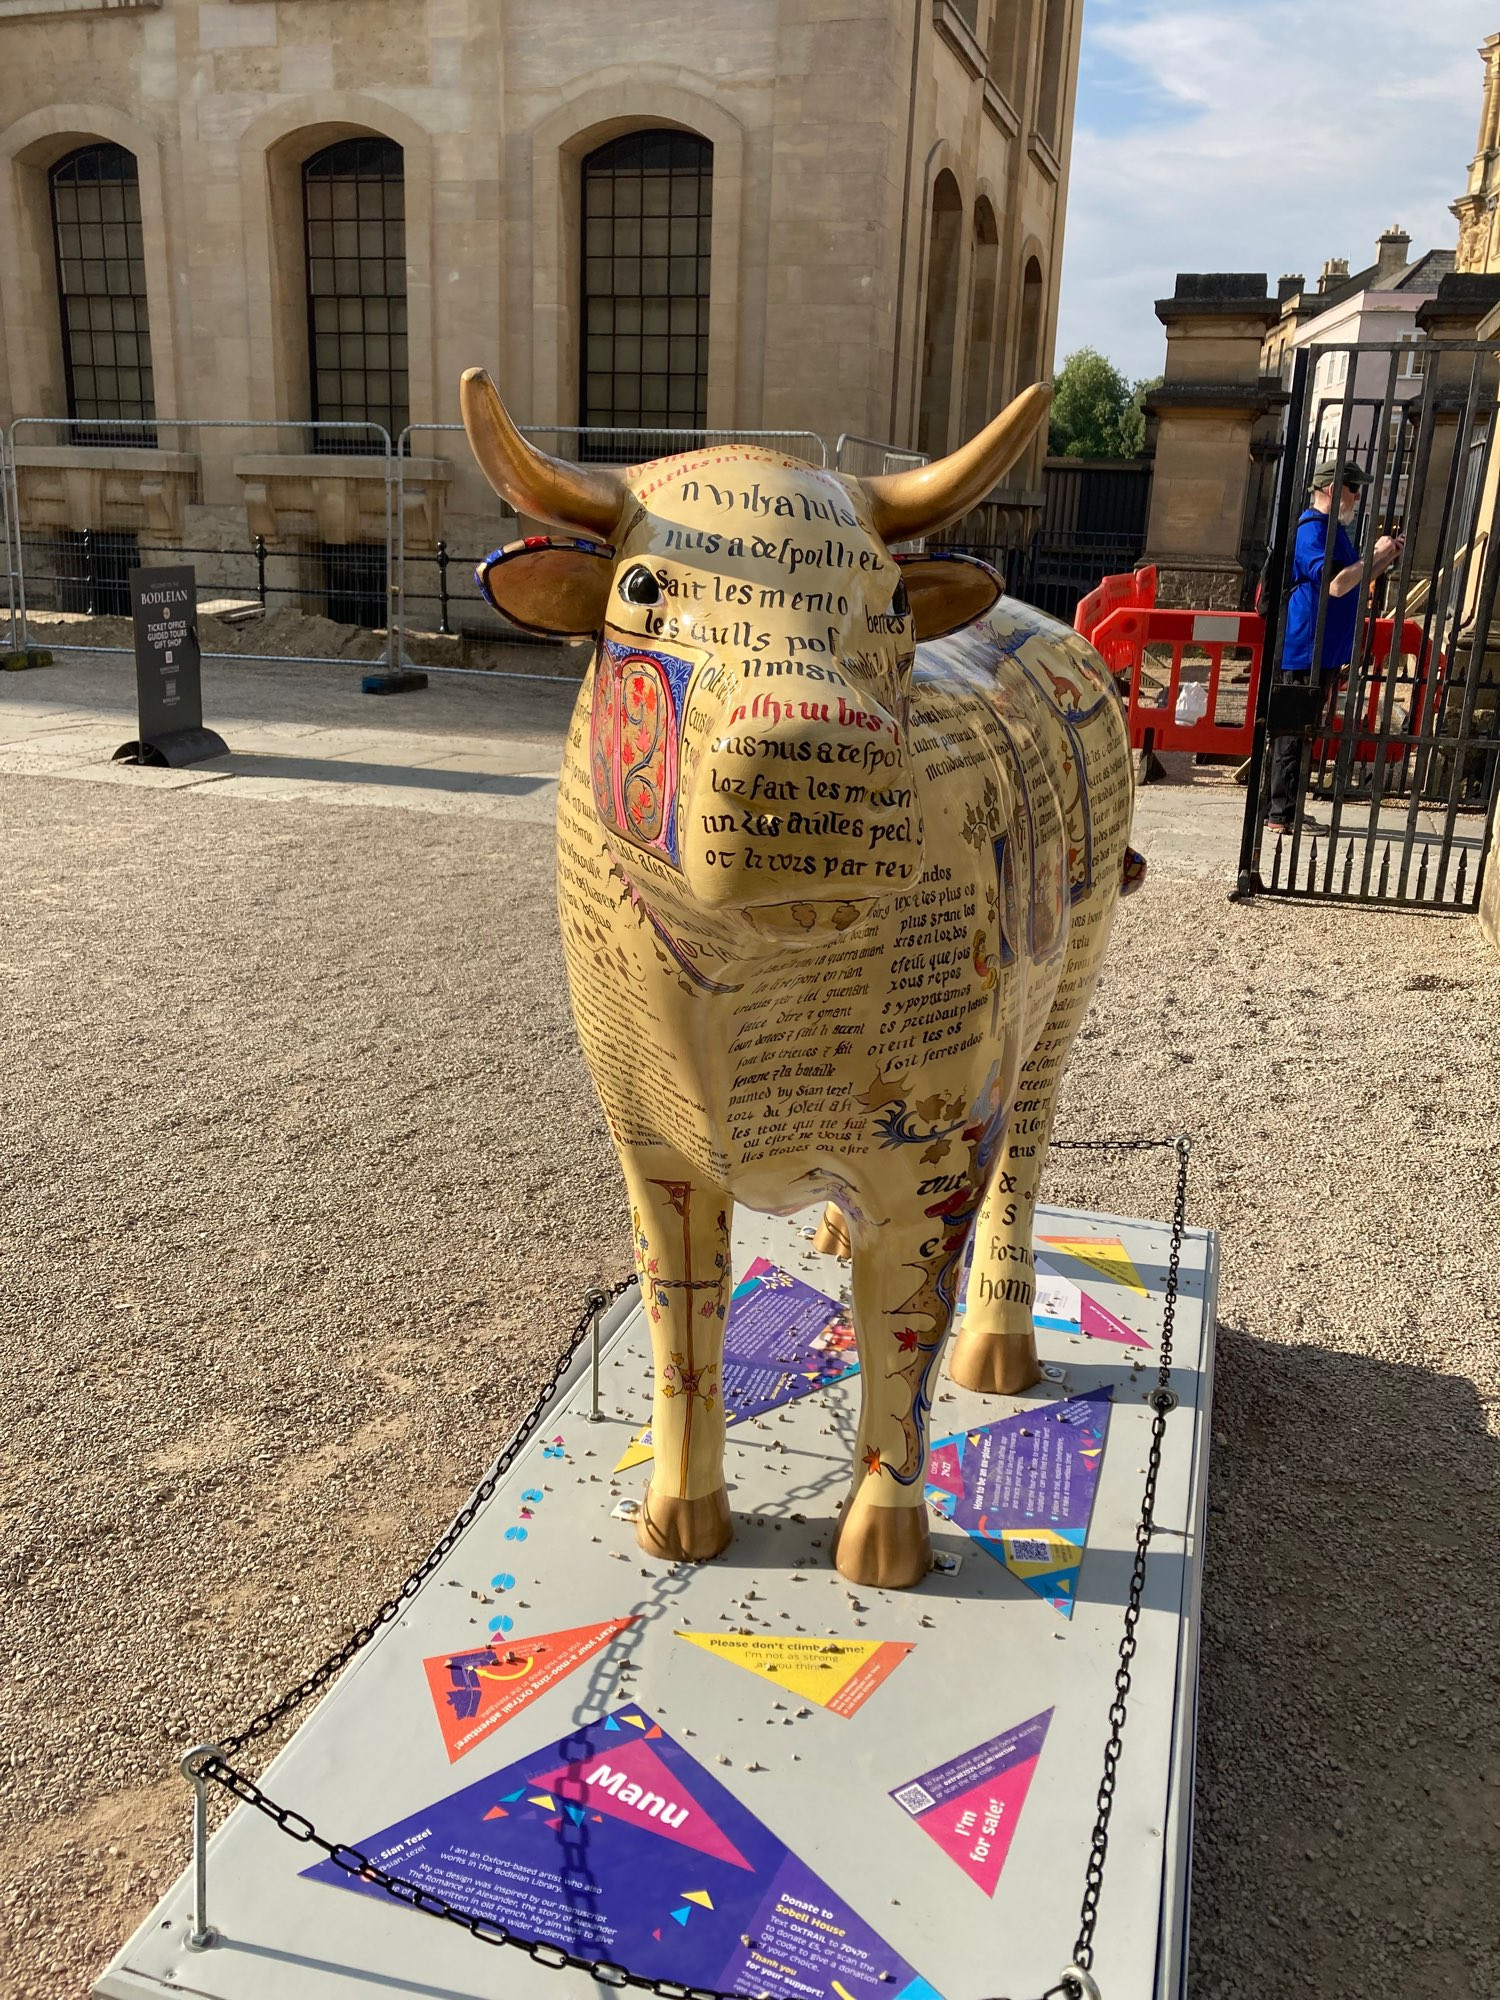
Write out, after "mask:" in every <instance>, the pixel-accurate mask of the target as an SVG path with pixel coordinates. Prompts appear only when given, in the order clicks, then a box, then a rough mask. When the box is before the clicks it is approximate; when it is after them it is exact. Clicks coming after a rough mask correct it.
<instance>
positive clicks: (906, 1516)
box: [833, 1480, 932, 1590]
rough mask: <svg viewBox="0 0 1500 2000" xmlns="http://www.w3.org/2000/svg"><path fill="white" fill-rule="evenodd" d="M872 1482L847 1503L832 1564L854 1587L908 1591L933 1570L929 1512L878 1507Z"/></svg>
mask: <svg viewBox="0 0 1500 2000" xmlns="http://www.w3.org/2000/svg"><path fill="white" fill-rule="evenodd" d="M868 1490H869V1481H868V1480H867V1481H866V1482H865V1484H864V1485H862V1486H860V1487H859V1488H857V1490H856V1491H855V1492H853V1493H851V1494H850V1496H849V1498H848V1499H847V1500H846V1501H845V1502H844V1511H843V1513H842V1514H841V1515H840V1517H839V1525H838V1530H837V1532H836V1534H835V1535H834V1538H833V1560H834V1564H835V1566H836V1568H837V1570H838V1573H839V1575H840V1576H842V1577H847V1578H848V1580H849V1582H850V1583H863V1584H867V1585H868V1586H869V1587H870V1588H871V1589H874V1590H909V1589H910V1588H911V1586H912V1585H913V1584H914V1583H920V1582H921V1581H922V1578H923V1577H924V1576H926V1574H927V1572H928V1570H930V1569H931V1567H932V1544H931V1542H930V1541H929V1540H928V1537H927V1510H926V1508H925V1507H922V1506H916V1507H879V1506H876V1505H875V1503H874V1502H873V1501H870V1500H867V1499H866V1498H865V1494H866V1493H867V1491H868Z"/></svg>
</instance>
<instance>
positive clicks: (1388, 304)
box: [1261, 225, 1453, 453]
mask: <svg viewBox="0 0 1500 2000" xmlns="http://www.w3.org/2000/svg"><path fill="white" fill-rule="evenodd" d="M1410 249H1411V238H1410V237H1409V236H1408V235H1407V233H1406V231H1405V230H1404V229H1402V228H1400V227H1398V226H1396V225H1393V226H1392V227H1391V228H1389V229H1387V230H1386V231H1384V233H1383V234H1382V235H1381V236H1380V238H1379V239H1378V241H1377V243H1376V245H1375V261H1374V263H1373V264H1367V265H1366V266H1365V267H1364V269H1363V270H1360V271H1355V272H1353V273H1351V272H1350V270H1349V260H1348V259H1347V258H1346V257H1339V258H1335V259H1333V260H1331V261H1330V262H1329V263H1327V264H1325V265H1324V266H1323V272H1322V275H1321V277H1320V278H1319V280H1318V286H1317V289H1316V291H1314V292H1306V291H1304V290H1303V288H1302V280H1301V279H1300V278H1283V279H1282V280H1281V283H1280V285H1279V286H1278V288H1277V301H1278V304H1279V306H1280V314H1279V317H1278V318H1277V320H1276V322H1275V324H1274V325H1273V326H1272V327H1271V328H1270V329H1269V330H1268V331H1267V334H1266V338H1265V342H1264V344H1263V346H1262V348H1261V369H1262V373H1264V374H1265V375H1267V376H1275V377H1276V378H1277V379H1278V380H1279V382H1280V383H1281V385H1282V386H1283V387H1286V386H1287V385H1288V384H1289V383H1290V381H1291V375H1292V361H1293V357H1294V356H1295V355H1296V353H1297V351H1298V349H1299V348H1304V347H1308V348H1313V349H1319V348H1321V349H1325V350H1326V352H1323V353H1321V354H1319V355H1318V357H1317V359H1316V360H1315V361H1314V363H1313V365H1312V375H1311V380H1310V383H1309V389H1310V392H1311V394H1312V395H1313V397H1314V398H1315V399H1316V401H1317V403H1318V405H1319V416H1318V427H1319V435H1320V437H1321V438H1322V440H1323V442H1324V443H1325V444H1326V445H1327V447H1328V448H1329V449H1330V450H1331V449H1332V448H1333V447H1334V446H1336V445H1337V443H1338V439H1339V431H1340V425H1341V423H1342V421H1343V414H1342V413H1343V408H1344V405H1345V404H1346V403H1347V404H1348V405H1349V425H1348V429H1347V432H1346V433H1345V436H1346V443H1347V447H1348V449H1350V450H1351V451H1354V452H1359V453H1363V452H1364V451H1366V450H1368V448H1369V444H1370V439H1371V434H1372V426H1373V424H1374V421H1375V407H1374V406H1375V405H1377V404H1378V403H1379V402H1380V400H1381V399H1382V397H1383V396H1384V393H1385V384H1386V377H1387V373H1388V371H1387V367H1386V363H1385V360H1384V359H1383V358H1382V357H1381V356H1378V355H1373V354H1372V355H1361V356H1357V357H1356V358H1355V363H1354V371H1353V380H1352V381H1351V379H1350V356H1349V353H1348V351H1347V350H1348V349H1349V348H1351V347H1356V346H1381V345H1392V344H1395V345H1400V346H1405V347H1408V348H1409V349H1410V350H1411V351H1410V353H1409V355H1404V356H1403V357H1402V359H1401V363H1400V367H1399V370H1398V375H1397V381H1396V385H1395V400H1396V401H1397V402H1401V401H1405V400H1407V399H1409V398H1410V397H1412V396H1414V395H1415V394H1416V392H1417V387H1418V381H1419V378H1420V376H1421V373H1422V369H1423V366H1424V365H1425V357H1424V355H1423V351H1422V348H1423V343H1424V341H1425V339H1426V334H1425V331H1424V328H1423V325H1422V320H1421V313H1422V308H1423V307H1424V306H1427V305H1430V304H1431V303H1432V301H1433V300H1434V299H1436V298H1437V296H1438V291H1439V288H1440V287H1441V284H1442V281H1443V279H1444V278H1445V277H1447V276H1448V275H1449V274H1450V273H1451V272H1452V270H1453V252H1452V251H1451V250H1429V251H1427V252H1426V253H1425V255H1423V256H1420V257H1417V258H1414V259H1413V258H1410V257H1409V256H1408V252H1409V251H1410Z"/></svg>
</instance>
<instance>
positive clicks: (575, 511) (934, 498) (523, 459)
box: [458, 368, 1052, 542]
mask: <svg viewBox="0 0 1500 2000" xmlns="http://www.w3.org/2000/svg"><path fill="white" fill-rule="evenodd" d="M458 400H459V407H460V408H461V410H462V412H463V419H464V429H465V430H466V431H467V432H468V435H469V445H470V448H471V449H472V451H473V453H474V456H475V458H476V459H477V460H478V462H479V467H480V470H481V471H482V472H483V473H484V476H485V478H486V479H488V481H489V482H490V484H491V486H493V487H494V489H495V491H496V492H497V493H498V494H499V495H500V497H501V499H502V500H506V501H508V502H509V503H510V505H511V506H512V507H514V508H515V509H516V511H517V513H521V514H529V515H531V516H533V517H534V518H535V519H536V520H539V521H551V522H554V523H555V524H556V525H557V526H558V527H562V528H571V529H574V530H575V531H582V532H584V533H587V534H593V535H602V536H604V537H605V538H606V539H608V538H609V537H610V536H611V535H613V533H614V531H615V527H616V524H617V523H618V521H619V518H620V506H621V502H622V500H623V498H624V493H625V488H624V483H623V481H622V479H621V478H620V476H619V474H618V473H615V472H612V471H606V470H605V469H604V468H603V467H602V466H600V467H587V468H586V467H584V466H580V465H569V464H567V463H566V461H565V460H562V459H557V458H551V457H549V456H548V454H547V453H546V452H544V451H538V450H537V448H536V446H535V445H532V444H528V443H527V441H526V439H525V438H523V437H522V435H521V433H520V432H519V431H518V430H517V429H516V427H515V425H514V424H513V423H512V422H511V420H510V417H509V415H508V414H507V413H506V409H505V405H504V404H503V403H502V402H501V400H500V398H499V396H498V395H497V394H496V393H495V385H494V383H493V382H491V380H490V378H489V376H488V375H487V374H486V373H485V371H484V370H483V369H482V368H469V369H466V370H465V371H464V376H463V379H462V381H461V382H460V383H459V389H458ZM1051 404H1052V386H1051V384H1050V383H1048V382H1037V383H1034V384H1033V385H1032V387H1031V388H1029V389H1024V390H1022V392H1021V394H1020V395H1019V396H1017V397H1016V399H1015V401H1014V402H1013V403H1011V404H1010V405H1009V407H1008V408H1006V409H1004V410H1002V411H1001V412H1000V414H999V416H998V417H996V418H995V420H994V422H993V423H991V424H987V425H986V426H985V428H984V429H983V430H982V431H980V433H979V434H978V436H977V437H973V438H971V439H970V440H969V442H968V443H967V444H965V445H960V446H959V448H958V450H957V451H954V452H950V453H949V454H948V456H947V457H946V458H940V459H937V460H936V461H935V462H934V463H933V464H931V465H919V466H916V467H914V468H913V469H912V470H911V471H910V472H888V473H884V474H880V475H877V476H876V477H874V478H869V479H861V480H858V481H854V480H851V481H850V484H851V485H856V484H857V485H858V486H860V487H861V488H862V489H863V490H864V492H865V494H866V495H867V496H868V498H869V502H870V511H871V514H872V516H873V520H874V526H875V530H876V533H877V534H879V535H880V537H881V538H882V540H884V541H887V542H899V541H907V540H915V539H917V538H918V537H920V536H922V535H931V534H935V533H936V532H937V531H938V530H939V529H940V528H945V527H947V526H948V524H949V522H950V521H956V520H957V519H958V518H959V516H960V515H961V514H967V513H968V512H969V510H970V508H972V507H977V506H978V504H979V502H980V501H981V500H982V499H983V498H984V496H985V495H986V494H987V493H988V492H990V490H991V489H992V488H993V487H994V486H995V484H996V482H997V481H998V480H999V479H1001V478H1002V477H1003V476H1004V474H1005V473H1006V472H1008V471H1009V470H1010V468H1011V466H1012V465H1014V464H1015V462H1016V460H1017V459H1018V458H1019V457H1020V456H1021V454H1022V452H1023V451H1025V449H1026V447H1027V446H1028V445H1029V444H1030V443H1031V440H1032V439H1033V438H1034V437H1035V435H1036V433H1037V431H1038V430H1039V429H1040V427H1041V424H1042V422H1043V419H1044V418H1045V417H1046V414H1047V411H1048V409H1049V408H1050V407H1051Z"/></svg>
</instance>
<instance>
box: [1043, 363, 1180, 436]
mask: <svg viewBox="0 0 1500 2000" xmlns="http://www.w3.org/2000/svg"><path fill="white" fill-rule="evenodd" d="M1160 379H1161V378H1160V377H1159V376H1158V377H1155V378H1153V379H1151V380H1147V381H1143V382H1135V383H1131V382H1129V381H1127V380H1126V378H1125V376H1123V375H1122V374H1121V373H1120V371H1119V369H1118V368H1116V366H1115V365H1114V363H1113V362H1112V361H1109V360H1107V359H1106V358H1105V356H1104V355H1102V354H1100V353H1099V352H1098V350H1097V349H1096V348H1093V347H1080V348H1079V349H1078V351H1077V353H1076V354H1070V355H1069V356H1068V358H1067V360H1066V361H1064V363H1063V365H1062V367H1061V368H1059V369H1058V371H1057V377H1056V381H1055V384H1054V393H1053V401H1052V428H1051V431H1050V434H1049V438H1048V447H1049V449H1050V450H1051V451H1052V452H1053V454H1054V455H1056V456H1059V457H1063V458H1134V457H1135V456H1136V454H1137V453H1138V452H1139V451H1140V449H1141V446H1142V445H1143V444H1144V443H1145V439H1146V419H1145V414H1144V412H1143V411H1142V409H1141V404H1142V401H1143V400H1144V398H1145V397H1146V396H1147V395H1149V394H1150V392H1151V390H1153V389H1155V388H1157V387H1158V386H1159V384H1160Z"/></svg>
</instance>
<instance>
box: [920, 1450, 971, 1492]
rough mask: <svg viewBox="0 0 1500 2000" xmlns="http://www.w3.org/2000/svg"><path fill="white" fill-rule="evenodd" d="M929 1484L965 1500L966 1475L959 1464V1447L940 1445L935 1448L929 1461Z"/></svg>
mask: <svg viewBox="0 0 1500 2000" xmlns="http://www.w3.org/2000/svg"><path fill="white" fill-rule="evenodd" d="M927 1484H928V1485H929V1486H940V1487H941V1488H942V1490H943V1491H944V1492H945V1493H951V1494H952V1495H953V1496H954V1498H955V1499H959V1500H961V1499H962V1498H963V1492H964V1475H963V1467H962V1465H961V1464H960V1463H959V1457H958V1447H957V1445H952V1444H940V1445H935V1446H934V1447H933V1452H932V1456H931V1458H930V1459H929V1460H928V1461H927Z"/></svg>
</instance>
